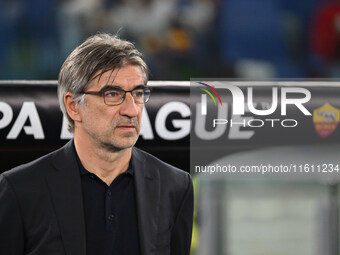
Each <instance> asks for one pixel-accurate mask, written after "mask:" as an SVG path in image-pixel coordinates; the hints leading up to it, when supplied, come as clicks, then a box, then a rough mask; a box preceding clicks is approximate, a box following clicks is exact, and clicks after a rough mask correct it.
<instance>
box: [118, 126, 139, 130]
mask: <svg viewBox="0 0 340 255" xmlns="http://www.w3.org/2000/svg"><path fill="white" fill-rule="evenodd" d="M117 128H119V129H124V130H132V129H136V127H135V126H134V125H120V126H118V127H117Z"/></svg>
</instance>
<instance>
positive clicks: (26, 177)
mask: <svg viewBox="0 0 340 255" xmlns="http://www.w3.org/2000/svg"><path fill="white" fill-rule="evenodd" d="M63 149H64V147H62V148H60V149H58V150H55V151H53V152H50V153H48V154H46V155H44V156H42V157H40V158H38V159H35V160H33V161H31V162H28V163H26V164H22V165H19V166H17V167H14V168H12V169H10V170H7V171H5V172H3V173H2V174H0V176H3V178H6V179H7V180H8V181H9V182H16V183H17V184H25V183H29V182H30V181H36V180H37V179H39V178H41V177H42V176H44V175H45V174H46V173H47V172H48V171H49V169H51V168H53V164H52V162H53V159H54V158H55V156H56V155H57V154H58V153H60V152H61V151H62V150H63Z"/></svg>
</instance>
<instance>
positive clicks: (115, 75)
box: [90, 65, 144, 90]
mask: <svg viewBox="0 0 340 255" xmlns="http://www.w3.org/2000/svg"><path fill="white" fill-rule="evenodd" d="M101 73H102V70H99V71H98V72H96V73H95V74H94V76H93V77H95V78H94V79H93V81H92V82H91V84H90V88H96V89H98V90H100V89H101V88H103V87H104V86H106V85H114V86H119V87H121V88H123V89H130V88H134V87H136V86H138V85H143V84H144V75H143V72H142V69H141V68H140V67H139V66H136V65H127V66H123V67H121V68H116V69H114V70H108V71H105V72H104V73H102V74H101ZM100 74H101V75H100Z"/></svg>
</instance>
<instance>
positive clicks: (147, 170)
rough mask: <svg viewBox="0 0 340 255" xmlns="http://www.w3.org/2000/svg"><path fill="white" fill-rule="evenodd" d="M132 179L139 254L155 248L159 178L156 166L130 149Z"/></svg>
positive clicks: (134, 149)
mask: <svg viewBox="0 0 340 255" xmlns="http://www.w3.org/2000/svg"><path fill="white" fill-rule="evenodd" d="M132 161H133V165H134V169H135V174H134V181H135V192H136V203H137V219H138V229H139V240H140V246H141V254H142V255H149V254H152V251H153V250H155V248H156V247H155V244H156V238H157V229H158V217H159V207H160V178H159V171H158V169H157V167H156V166H152V165H151V164H150V163H148V162H147V160H146V157H145V155H144V153H143V152H141V151H140V150H138V149H137V148H133V149H132Z"/></svg>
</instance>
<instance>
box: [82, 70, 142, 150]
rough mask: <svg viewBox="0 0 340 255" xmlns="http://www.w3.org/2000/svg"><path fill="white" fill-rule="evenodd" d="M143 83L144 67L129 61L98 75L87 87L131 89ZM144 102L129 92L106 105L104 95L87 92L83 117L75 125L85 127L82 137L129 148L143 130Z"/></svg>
mask: <svg viewBox="0 0 340 255" xmlns="http://www.w3.org/2000/svg"><path fill="white" fill-rule="evenodd" d="M99 73H100V72H98V73H97V74H99ZM97 74H95V75H94V77H95V76H96V75H97ZM143 84H144V79H143V73H142V71H141V68H140V67H139V66H135V65H127V66H124V67H122V68H120V69H115V70H113V72H112V71H111V70H110V71H108V72H105V73H104V74H103V75H102V76H101V77H100V78H99V76H98V77H97V78H95V79H94V80H92V82H91V84H90V86H89V87H88V88H87V89H86V91H100V90H101V89H102V88H103V87H105V86H115V87H119V88H120V89H123V90H128V91H130V90H133V89H134V88H136V87H138V86H140V85H143ZM143 106H144V105H143V104H136V103H135V102H134V99H133V97H132V95H131V93H126V96H125V99H124V101H123V102H122V103H121V104H120V105H115V106H109V105H106V104H105V103H104V99H103V97H102V96H96V95H86V98H85V104H84V106H81V107H80V115H81V121H80V122H79V123H77V124H78V125H76V128H78V127H79V128H80V129H81V130H82V137H81V139H90V140H92V141H90V142H92V143H94V144H95V145H96V146H100V147H101V148H104V149H106V150H108V151H119V150H122V149H126V148H130V147H132V146H133V145H134V144H135V143H136V141H137V138H138V135H139V132H140V124H141V117H142V111H143Z"/></svg>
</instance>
